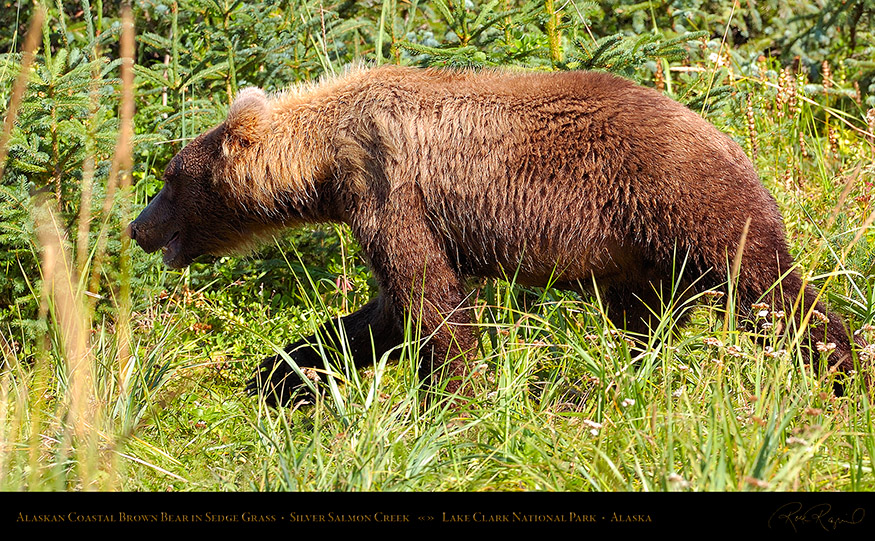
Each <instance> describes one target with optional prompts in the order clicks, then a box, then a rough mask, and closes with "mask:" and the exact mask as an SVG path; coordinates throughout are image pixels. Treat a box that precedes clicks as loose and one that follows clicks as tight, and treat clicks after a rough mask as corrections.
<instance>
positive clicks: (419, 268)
mask: <svg viewBox="0 0 875 541" xmlns="http://www.w3.org/2000/svg"><path fill="white" fill-rule="evenodd" d="M411 206H413V205H411ZM414 208H415V207H414ZM380 223H381V224H391V225H392V226H391V227H388V226H387V227H384V228H383V229H381V230H379V231H376V232H374V233H373V235H363V236H362V238H364V239H365V240H364V242H362V245H363V248H364V249H365V251H366V252H367V253H368V257H369V259H370V262H371V266H372V269H373V271H374V274H375V276H376V277H377V280H378V281H379V283H380V289H381V291H383V292H384V294H385V295H386V298H387V301H388V302H391V303H392V304H393V305H394V308H395V312H396V313H398V314H404V316H405V317H406V318H409V321H410V325H411V328H412V330H411V333H412V337H413V338H414V339H418V340H419V341H420V344H419V354H420V358H419V376H420V379H421V380H422V381H424V382H425V383H426V384H428V385H429V386H430V387H432V389H433V390H438V389H439V388H443V389H444V390H446V391H447V392H448V393H452V394H455V393H459V392H462V393H464V392H467V391H466V390H464V389H462V383H463V380H464V378H465V376H466V374H467V373H468V357H469V356H470V355H471V354H472V353H473V352H474V350H475V349H476V346H477V339H476V334H475V332H474V329H473V328H472V325H471V315H470V310H469V307H468V302H467V296H466V292H465V286H464V282H463V278H462V276H461V275H460V274H459V273H457V272H456V270H455V269H454V268H453V267H452V265H451V264H450V262H449V258H448V257H447V255H446V253H445V252H444V251H443V249H442V248H441V244H440V243H439V242H437V240H436V239H435V237H434V236H433V233H432V232H431V230H430V229H429V228H428V226H426V225H425V224H424V223H422V222H420V221H414V220H411V218H410V216H402V217H395V218H385V219H383V220H381V221H380ZM360 242H361V241H360ZM444 383H445V384H446V385H445V386H444V385H443V384H444Z"/></svg>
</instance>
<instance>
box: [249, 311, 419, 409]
mask: <svg viewBox="0 0 875 541" xmlns="http://www.w3.org/2000/svg"><path fill="white" fill-rule="evenodd" d="M340 328H342V329H343V338H341V333H340V332H339V330H340ZM317 335H318V339H317ZM402 339H403V335H402V325H401V322H400V321H399V320H398V318H397V317H395V314H394V311H393V309H392V306H391V305H389V304H388V303H386V302H385V298H384V296H382V295H380V296H379V297H377V298H375V299H373V300H371V301H370V302H368V304H366V305H365V306H363V307H362V308H361V309H360V310H358V311H356V312H353V313H352V314H350V315H348V316H346V317H343V318H341V319H340V321H339V322H338V321H336V320H330V321H327V322H325V323H324V324H323V325H322V326H321V327H320V328H319V330H318V331H317V333H316V334H313V335H310V336H307V337H304V338H302V339H300V340H298V341H297V342H294V343H292V344H289V345H288V346H286V348H285V352H286V353H287V354H288V355H289V357H291V358H292V360H294V361H295V364H297V365H298V367H299V368H301V369H302V370H306V369H308V368H316V369H323V368H324V366H325V363H324V360H323V358H322V355H321V354H320V353H319V344H320V343H321V344H322V348H323V349H325V350H331V349H333V350H335V351H342V350H343V349H344V347H343V342H342V340H345V341H346V348H345V349H346V351H347V352H349V354H350V356H351V357H352V360H353V362H354V363H355V366H356V368H361V367H364V366H368V365H370V364H372V363H373V362H374V359H379V358H380V357H382V356H383V355H384V354H385V353H386V352H387V351H389V350H391V349H392V348H394V347H396V346H398V345H399V344H401V341H402ZM246 390H247V391H248V392H249V394H252V395H255V394H259V393H261V394H262V395H263V396H264V400H265V402H266V403H267V404H269V405H271V406H274V407H276V406H281V405H286V404H288V402H289V400H290V399H291V397H292V396H294V395H295V394H296V393H298V392H300V391H304V392H309V390H308V389H307V386H306V385H305V383H304V381H303V380H301V377H300V376H299V375H298V374H297V373H296V372H295V371H294V369H293V368H292V367H291V365H289V363H287V362H286V360H285V359H284V358H283V357H282V355H274V356H271V357H268V358H266V359H265V360H264V361H262V363H261V365H260V366H259V369H258V372H257V373H256V375H255V377H253V378H252V379H251V380H249V382H248V383H247V385H246Z"/></svg>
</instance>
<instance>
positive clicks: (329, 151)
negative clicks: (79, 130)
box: [129, 66, 853, 404]
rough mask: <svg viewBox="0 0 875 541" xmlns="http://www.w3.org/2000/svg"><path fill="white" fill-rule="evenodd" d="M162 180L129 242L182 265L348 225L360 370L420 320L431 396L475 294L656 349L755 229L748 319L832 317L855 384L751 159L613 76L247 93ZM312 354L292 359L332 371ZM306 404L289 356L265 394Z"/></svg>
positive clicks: (383, 73) (505, 75) (385, 73)
mask: <svg viewBox="0 0 875 541" xmlns="http://www.w3.org/2000/svg"><path fill="white" fill-rule="evenodd" d="M164 181H165V184H164V187H163V188H162V190H161V192H160V193H159V194H158V195H157V196H156V197H155V198H154V199H153V201H152V202H151V203H150V204H149V205H148V207H147V208H146V209H145V210H144V211H143V212H142V214H141V215H140V216H139V217H138V218H137V219H136V220H135V221H134V222H133V223H132V224H131V226H130V229H129V231H130V235H131V237H132V238H133V239H134V240H136V242H137V243H139V244H140V246H142V247H143V248H144V249H145V250H146V251H147V252H152V251H155V250H157V249H159V248H163V249H164V261H165V262H166V264H168V265H170V266H173V267H183V266H185V265H188V264H189V263H190V262H191V261H192V260H193V259H194V258H195V257H197V256H198V255H201V254H204V253H210V254H216V255H221V254H226V253H231V252H239V251H242V250H245V249H247V248H248V247H250V246H252V245H253V244H254V243H257V241H258V239H260V238H262V237H264V236H268V235H270V234H271V233H274V232H276V231H277V230H280V229H283V228H286V227H290V226H294V225H297V224H303V223H316V222H341V223H345V224H348V225H349V227H350V229H351V231H352V233H353V235H354V236H355V238H356V239H357V240H358V242H359V243H360V245H361V247H362V250H363V252H364V254H365V255H366V257H367V259H368V261H369V264H370V268H371V270H372V271H373V274H374V276H375V277H376V280H377V282H378V284H379V290H380V293H379V296H378V297H377V298H375V299H373V300H372V301H371V302H369V303H368V304H367V305H365V306H364V307H363V308H362V309H360V310H359V311H357V312H355V313H353V314H351V315H348V316H346V317H344V318H342V319H341V320H340V321H339V325H340V326H342V335H343V336H344V338H345V339H346V340H347V341H348V343H349V348H350V349H349V350H350V352H351V355H352V356H353V358H354V359H355V362H356V363H357V365H359V366H364V365H368V364H370V363H372V362H373V359H374V358H375V356H376V358H379V357H380V356H381V355H383V354H384V353H385V352H387V351H389V350H391V349H392V348H395V347H396V346H398V345H399V344H401V343H402V341H403V322H404V321H405V317H406V316H407V315H410V314H413V317H412V321H415V322H418V324H419V326H420V329H419V332H420V334H419V336H422V337H427V338H425V339H424V340H423V343H422V344H421V350H420V351H421V359H422V365H421V369H420V370H421V376H422V377H423V378H437V377H438V376H436V375H435V374H437V373H440V374H442V375H441V376H439V377H442V378H449V379H447V380H446V381H447V382H448V384H447V387H448V388H449V390H450V391H454V390H458V387H459V383H458V381H459V380H460V378H461V377H462V376H463V375H464V374H465V373H466V365H467V360H468V358H469V357H470V356H471V354H472V352H473V350H474V349H475V347H476V343H477V339H476V335H475V332H474V329H473V328H472V326H471V315H470V310H469V309H467V308H468V303H467V300H468V292H467V291H466V288H465V280H466V277H470V276H476V277H503V276H507V275H514V276H516V280H517V282H519V283H521V284H524V285H530V286H544V285H546V284H547V283H548V282H549V283H551V284H554V285H555V286H556V287H560V288H570V289H575V290H581V289H587V287H589V286H592V285H593V284H595V286H596V287H597V288H598V291H599V294H600V297H601V299H602V301H603V303H604V305H605V307H606V310H607V314H608V316H609V317H610V318H611V319H612V321H613V322H614V323H615V324H616V325H617V326H618V327H621V328H626V329H627V330H628V331H630V332H636V333H643V332H646V331H647V326H648V319H649V316H650V314H651V313H652V312H653V311H655V312H657V313H659V311H660V296H661V294H662V291H663V288H667V287H670V285H671V281H672V279H673V276H674V275H675V274H676V272H677V269H678V268H680V266H681V264H683V265H684V269H685V270H684V280H683V285H684V287H682V288H681V290H683V289H684V288H687V287H688V288H689V289H688V291H689V292H690V294H695V293H700V292H703V291H707V290H711V289H722V290H725V289H726V283H727V279H728V276H729V273H730V269H729V267H730V266H731V261H732V260H733V258H734V257H735V256H736V252H737V251H738V248H739V246H740V243H741V239H742V236H743V233H744V232H745V230H746V241H745V242H744V243H743V253H742V259H741V262H742V264H741V267H740V270H739V272H738V278H737V281H738V284H737V288H736V293H737V299H738V301H737V302H738V306H739V307H740V308H742V309H747V310H750V307H751V305H752V304H754V303H757V302H761V301H764V302H767V303H769V304H770V305H771V306H772V307H773V309H775V310H785V311H786V313H787V314H790V313H791V311H792V312H793V313H795V314H798V316H797V317H796V320H795V322H796V324H797V325H798V324H799V323H800V321H801V320H802V319H803V317H804V316H805V315H806V314H808V316H809V317H810V315H811V310H812V309H815V310H818V311H819V312H820V313H822V314H827V315H826V316H825V318H824V319H828V321H826V323H825V324H824V323H822V322H819V321H818V320H816V319H812V320H811V321H812V323H811V324H810V325H809V327H810V340H811V342H817V341H822V342H832V343H834V344H835V345H836V350H835V351H834V352H833V354H832V355H831V356H830V357H829V363H830V365H832V367H833V368H839V369H841V370H844V371H847V370H850V369H852V368H853V356H852V347H851V342H852V341H851V340H850V338H849V334H848V332H847V331H846V329H845V327H844V325H843V324H842V322H841V321H840V319H838V318H837V317H836V316H835V315H834V314H828V313H827V311H826V310H825V308H824V306H823V305H822V304H821V303H820V302H819V300H818V298H817V294H816V292H815V291H814V290H812V289H811V288H810V287H807V286H804V284H803V280H802V278H801V277H800V275H799V274H798V273H797V272H796V270H795V269H794V262H793V259H792V258H791V256H790V253H789V251H788V249H787V243H786V239H785V232H784V228H783V223H782V220H781V215H780V213H779V211H778V207H777V205H776V203H775V200H774V199H773V198H772V196H771V195H770V194H769V192H768V191H767V190H766V189H765V187H764V186H763V185H762V183H761V182H760V180H759V178H758V175H757V172H756V170H755V169H754V166H753V165H752V164H751V162H750V160H748V158H747V156H746V155H745V154H744V152H743V151H742V149H741V148H740V147H739V146H738V145H737V144H736V143H734V142H733V141H732V140H730V139H729V138H728V137H726V136H725V135H723V134H722V133H720V132H719V131H717V129H715V128H714V127H713V126H712V125H711V124H709V123H708V122H706V121H705V120H703V119H702V118H701V117H700V116H698V115H696V114H694V113H693V112H691V111H690V110H689V109H687V108H685V107H684V106H682V105H680V104H678V103H676V102H674V101H672V100H671V99H669V98H667V97H665V96H663V95H662V94H660V93H658V92H656V91H654V90H651V89H648V88H644V87H641V86H638V85H636V84H634V83H632V82H630V81H627V80H625V79H622V78H619V77H616V76H613V75H609V74H606V73H600V72H564V73H521V72H513V73H509V72H503V71H481V72H474V71H452V70H420V69H413V68H404V67H397V66H386V67H381V68H376V69H356V70H352V71H350V72H348V73H346V74H345V75H343V76H340V77H337V78H333V79H328V80H325V81H323V82H321V83H319V84H315V85H310V86H305V87H299V88H296V89H293V90H291V91H288V92H286V93H281V94H278V95H276V96H273V97H268V96H266V95H265V94H264V93H263V92H262V91H261V90H258V89H254V88H250V89H246V90H244V91H242V92H241V93H240V94H239V96H238V97H237V99H236V100H235V101H234V103H233V104H232V105H231V108H230V111H229V113H228V117H227V119H226V120H225V122H223V123H222V124H220V125H218V126H216V127H215V128H213V129H212V130H210V131H208V132H207V133H205V134H203V135H201V136H200V137H198V138H197V139H195V140H194V141H193V142H191V143H190V144H189V145H187V146H186V147H185V148H183V149H182V151H180V152H179V154H178V155H177V156H175V157H174V158H173V160H172V161H171V162H170V164H169V166H168V167H167V170H166V173H165V176H164ZM746 228H747V229H746ZM684 261H685V262H684ZM800 292H801V295H800ZM794 307H795V309H794ZM815 323H819V324H818V325H815ZM339 329H340V327H339V326H338V322H331V321H329V322H328V323H326V324H325V326H324V327H323V328H322V329H321V330H320V336H322V337H323V340H326V339H327V340H328V341H330V342H337V341H338V336H339ZM315 343H316V339H315V337H314V336H309V337H305V338H303V339H302V340H300V341H298V342H296V343H294V344H291V345H290V346H288V348H287V350H286V351H287V352H288V354H289V355H290V356H291V358H292V359H293V360H294V361H295V362H296V364H297V365H298V366H299V367H302V368H306V367H314V366H315V367H321V366H323V360H322V357H321V356H320V354H319V353H318V352H317V350H316V349H315V348H314V347H311V345H312V344H315ZM805 347H806V348H810V347H811V345H810V343H808V344H806V346H805ZM810 357H811V358H820V356H819V354H818V353H816V352H815V353H811V354H810ZM301 384H302V381H301V380H300V378H299V377H298V376H297V375H296V373H295V372H294V371H293V370H292V368H291V367H290V366H289V365H288V364H287V363H285V362H284V361H283V360H282V358H281V357H280V356H275V357H270V358H268V359H267V360H265V361H264V362H263V363H262V366H261V369H260V372H259V373H258V375H257V376H256V378H254V379H253V380H252V381H251V382H250V384H249V389H250V390H251V391H257V390H259V389H262V390H264V391H265V395H266V398H267V400H268V401H269V402H270V403H274V404H282V403H284V402H286V401H287V400H288V398H289V397H290V395H291V394H292V391H293V390H294V389H295V388H297V387H299V386H300V385H301Z"/></svg>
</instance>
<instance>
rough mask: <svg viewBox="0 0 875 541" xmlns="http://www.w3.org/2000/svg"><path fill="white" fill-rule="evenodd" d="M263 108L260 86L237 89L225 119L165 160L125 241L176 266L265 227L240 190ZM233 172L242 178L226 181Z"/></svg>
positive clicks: (236, 244)
mask: <svg viewBox="0 0 875 541" xmlns="http://www.w3.org/2000/svg"><path fill="white" fill-rule="evenodd" d="M269 108H270V105H269V101H268V100H267V97H266V96H265V94H264V92H262V91H261V90H259V89H257V88H250V89H246V90H244V91H242V92H241V93H240V94H239V95H238V97H237V99H236V100H235V101H234V103H233V104H232V106H231V109H230V111H229V113H228V117H227V119H226V120H225V122H223V123H222V124H219V125H218V126H216V127H214V128H213V129H211V130H209V131H207V132H206V133H204V134H202V135H201V136H199V137H198V138H196V139H195V140H194V141H192V142H191V143H189V144H188V145H186V146H185V147H184V148H183V149H182V150H181V151H180V152H179V153H178V154H177V155H176V156H174V158H173V159H172V160H171V161H170V164H169V165H168V166H167V168H166V170H165V172H164V186H163V187H162V189H161V191H160V192H159V193H158V195H157V196H155V197H154V198H153V199H152V201H151V202H150V203H149V205H148V206H147V207H146V208H145V209H144V210H143V211H142V212H141V213H140V215H139V216H138V217H137V218H136V219H135V220H134V221H133V222H132V223H131V224H130V226H128V234H129V236H130V238H131V239H132V240H134V241H136V242H137V244H139V245H140V247H142V248H143V250H145V251H146V252H147V253H152V252H155V251H157V250H158V249H162V250H163V251H164V263H165V264H166V265H168V266H170V267H173V268H182V267H185V266H187V265H189V264H190V263H191V262H192V261H193V260H194V258H196V257H197V256H199V255H202V254H212V255H224V254H227V253H232V252H238V251H241V250H242V249H245V248H248V247H249V246H250V245H251V244H252V243H253V238H257V237H258V235H259V234H263V233H264V232H266V231H267V230H268V229H270V227H269V223H268V221H267V220H265V219H264V216H263V215H261V214H260V213H258V212H256V211H255V210H254V208H253V207H255V206H256V205H251V204H249V203H250V202H249V201H246V200H245V198H244V197H242V196H241V193H240V192H241V191H242V190H245V189H246V188H245V185H246V182H247V180H251V179H248V178H247V176H248V173H247V172H246V171H247V167H246V163H247V162H250V161H251V160H253V159H256V160H257V156H252V155H251V154H252V153H253V152H257V150H254V149H255V147H257V146H259V139H260V138H261V137H262V135H263V134H265V133H266V132H267V131H269V113H270V110H269ZM254 169H257V166H255V167H254ZM240 171H242V176H243V177H244V178H242V179H240V178H229V177H238V176H241V174H237V173H239V172H240ZM235 172H237V173H235Z"/></svg>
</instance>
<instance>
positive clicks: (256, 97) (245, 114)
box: [225, 87, 269, 147]
mask: <svg viewBox="0 0 875 541" xmlns="http://www.w3.org/2000/svg"><path fill="white" fill-rule="evenodd" d="M268 119H269V115H268V100H267V95H266V94H265V93H264V91H263V90H261V89H260V88H255V87H249V88H245V89H243V90H241V91H240V93H238V94H237V98H236V99H235V100H234V103H232V104H231V110H230V111H228V118H227V119H226V120H225V130H226V133H227V134H228V136H229V138H230V139H231V140H232V142H233V143H237V144H238V145H241V146H244V147H245V146H249V145H251V144H253V143H256V142H258V141H259V140H260V139H261V137H262V135H263V134H264V133H265V132H266V131H267V126H268Z"/></svg>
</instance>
